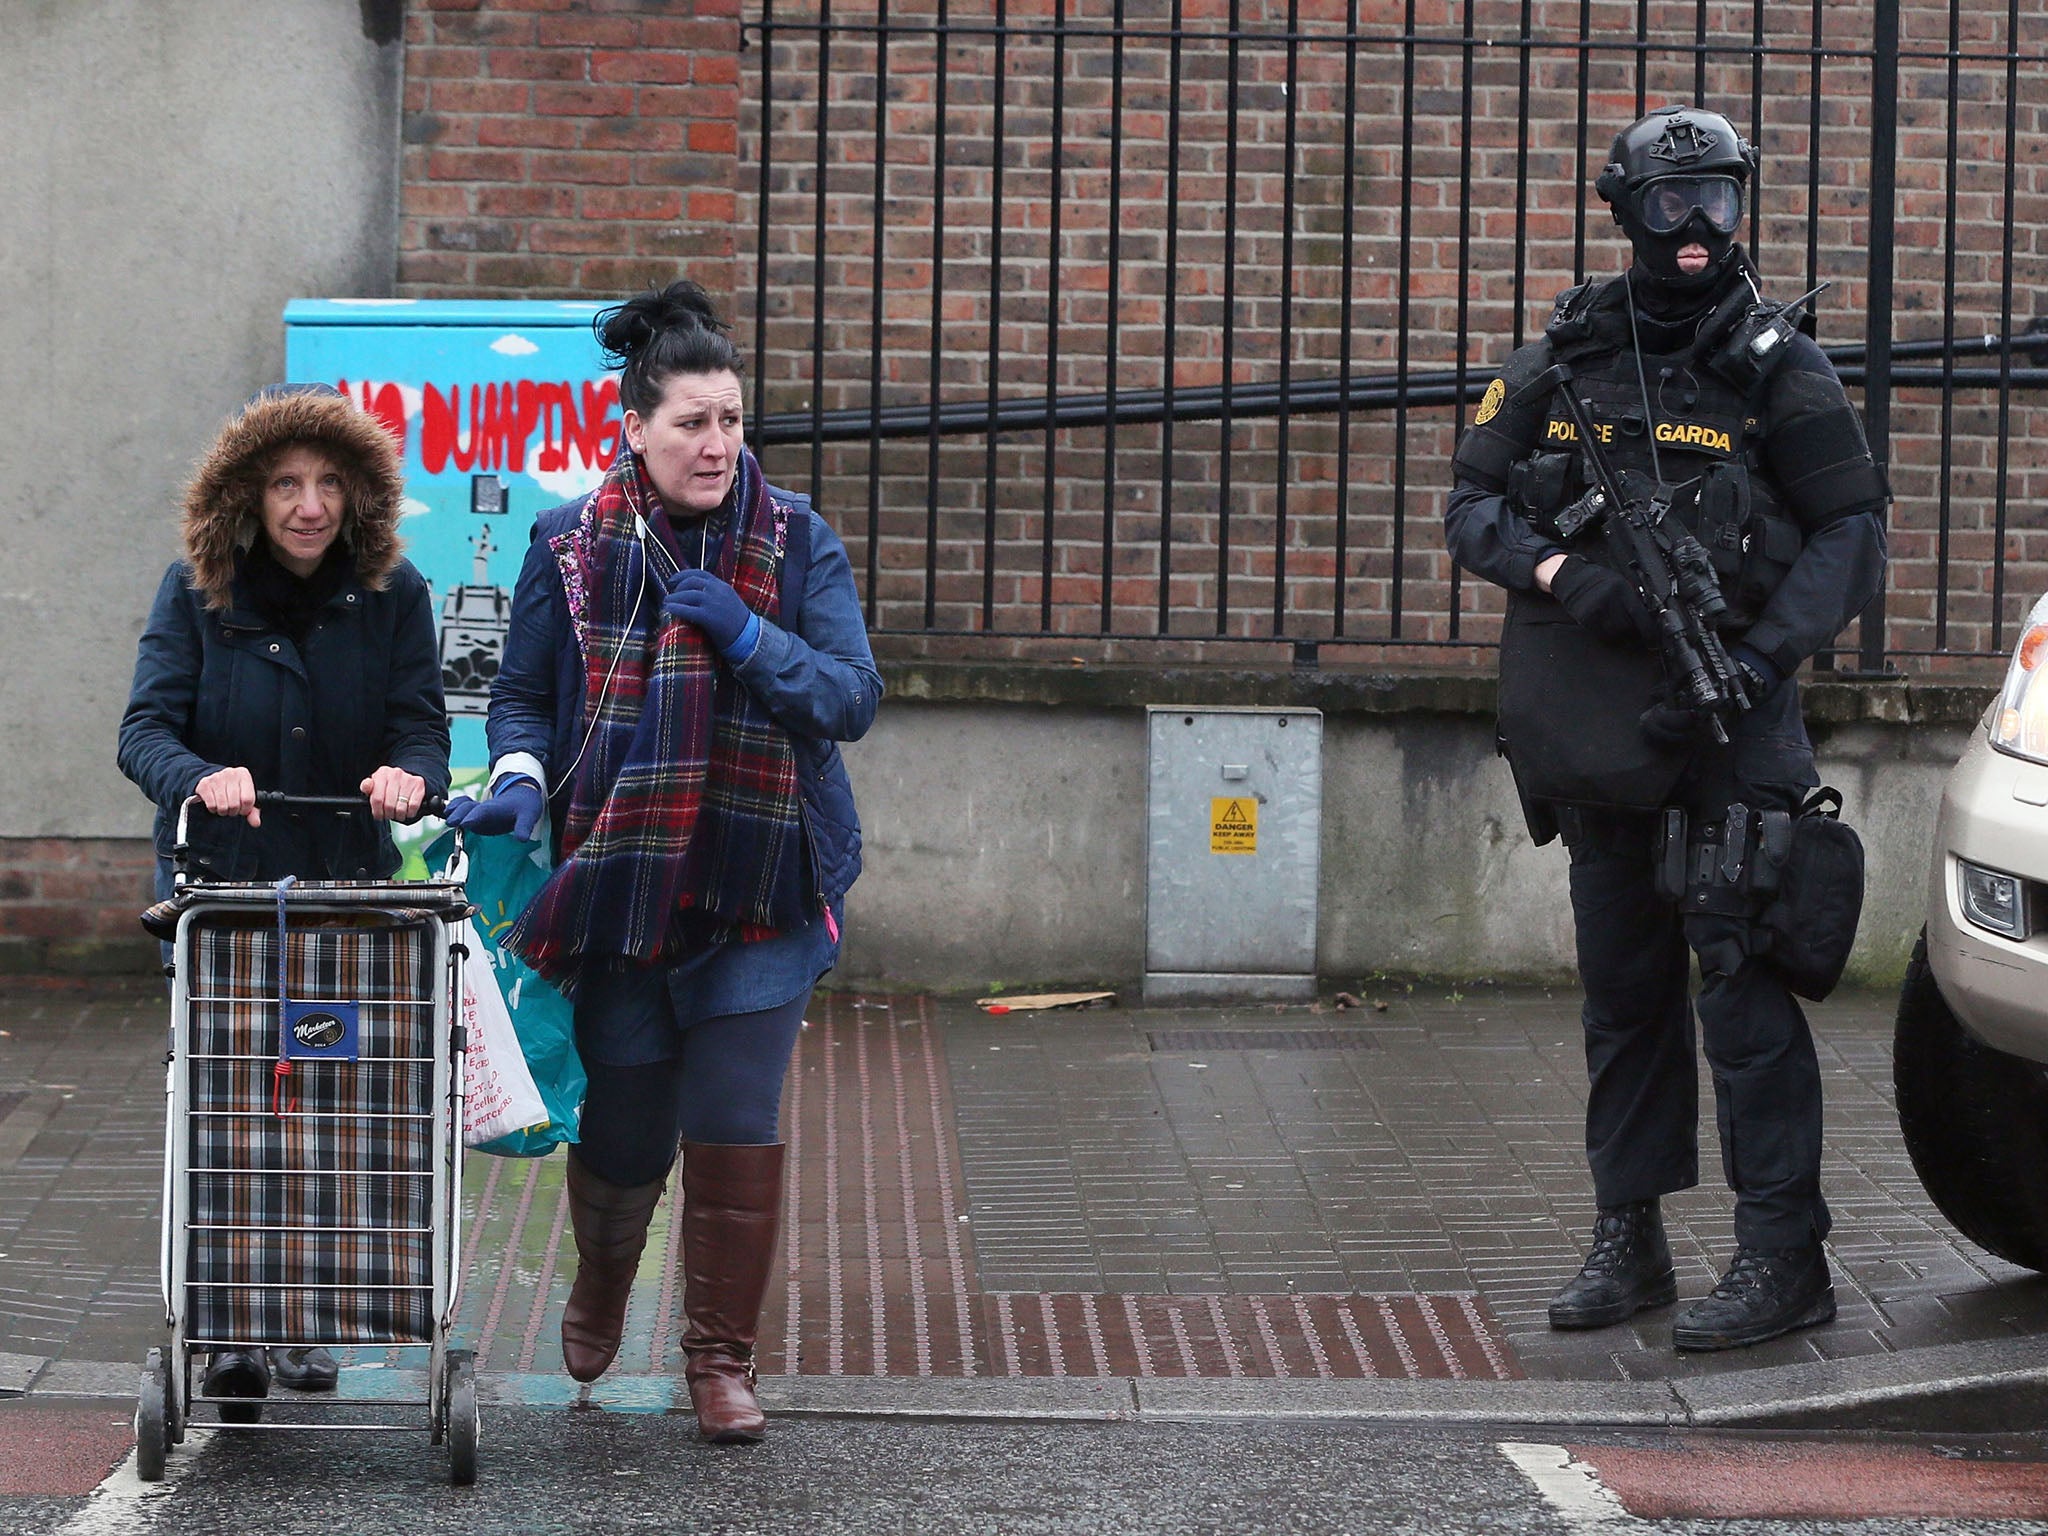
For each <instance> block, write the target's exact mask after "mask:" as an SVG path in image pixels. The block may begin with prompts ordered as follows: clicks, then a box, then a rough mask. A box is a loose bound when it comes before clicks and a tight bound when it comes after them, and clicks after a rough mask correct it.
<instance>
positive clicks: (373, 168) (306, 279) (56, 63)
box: [0, 0, 402, 836]
mask: <svg viewBox="0 0 2048 1536" xmlns="http://www.w3.org/2000/svg"><path fill="white" fill-rule="evenodd" d="M391 22H392V8H391V7H390V6H388V5H384V4H371V5H364V4H359V3H355V0H178V3H175V4H166V3H163V0H9V3H8V4H7V5H6V6H5V8H4V17H0V145H4V146H5V148H4V150H0V422H4V423H5V426H4V428H0V529H4V530H5V538H6V557H5V560H4V562H0V656H4V657H5V658H6V660H5V665H4V667H0V765H4V770H5V771H4V779H5V785H6V787H5V790H4V791H0V836H35V835H59V836H95V835H109V836H111V835H122V834H138V835H139V834H142V833H144V832H146V831H147V830H148V824H149V823H148V807H147V806H146V805H145V803H144V802H143V800H142V797H141V795H140V794H138V793H137V792H136V791H135V790H134V788H133V787H132V786H130V785H129V784H128V782H127V781H126V780H125V779H123V778H122V777H121V776H120V774H119V773H118V772H117V771H116V770H115V768H114V731H115V727H116V725H117V723H118V721H119V719H120V713H121V708H122V706H123V704H124V703H125V702H126V699H127V693H128V683H129V676H130V673H131V671H132V669H133V667H134V662H135V641H136V637H137V636H138V635H139V634H140V633H141V628H142V619H143V615H144V614H145V612H146V611H147V608H148V604H149V599H150V597H151V595H152V594H153V593H154V591H155V589H156V585H157V582H158V580H159V578H160V577H161V576H162V574H163V569H164V565H165V563H166V562H167V561H168V560H170V558H171V557H172V555H173V553H174V552H175V549H176V541H177V501H178V493H179V490H180V488H181V486H182V484H183V482H184V479H185V476H186V474H187V472H188V471H189V469H190V467H191V464H192V461H193V460H194V459H195V458H196V457H197V455H198V454H199V453H200V451H201V450H202V449H203V448H204V447H205V445H206V444H207V442H208V441H209V440H210V439H211V437H212V435H213V432H214V430H215V429H216V428H217V426H218V425H219V423H220V421H221V419H222V418H223V417H224V416H225V415H226V414H227V413H228V412H229V411H230V410H231V409H232V408H233V407H234V406H236V405H237V404H239V403H240V402H241V401H242V400H243V399H245V398H246V397H247V396H248V395H249V394H250V393H251V392H252V391H254V390H255V389H256V388H257V387H259V386H260V385H262V384H264V383H266V382H268V381H271V380H274V379H276V378H277V377H278V376H279V373H280V371H281V369H282V368H283V365H284V330H283V326H282V324H281V322H280V320H279V315H280V312H281V310H282V309H283V307H284V303H285V301H286V300H287V299H289V298H292V297H295V296H299V295H329V294H352V295H368V296H378V295H383V294H387V293H389V292H390V289H391V283H392V280H393V271H394V265H395V260H396V257H395V252H396V249H397V197H398V193H397V164H398V112H399V99H400V91H399V87H400V70H401V65H402V58H401V49H400V47H399V44H398V43H397V41H396V39H395V37H393V36H392V32H393V27H392V25H391Z"/></svg>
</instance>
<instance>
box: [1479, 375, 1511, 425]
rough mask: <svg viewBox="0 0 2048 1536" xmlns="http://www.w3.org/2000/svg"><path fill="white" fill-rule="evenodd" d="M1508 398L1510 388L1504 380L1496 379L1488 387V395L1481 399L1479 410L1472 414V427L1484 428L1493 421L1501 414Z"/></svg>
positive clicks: (1482, 396)
mask: <svg viewBox="0 0 2048 1536" xmlns="http://www.w3.org/2000/svg"><path fill="white" fill-rule="evenodd" d="M1507 397H1508V387H1507V385H1506V383H1505V382H1503V381H1502V380H1500V379H1495V380H1494V381H1493V382H1492V383H1491V384H1489V385H1487V386H1486V393H1485V394H1483V395H1481V396H1480V397H1479V409H1478V410H1476V411H1474V412H1473V413H1472V425H1473V426H1475V427H1483V426H1485V425H1486V424H1487V423H1488V422H1489V421H1491V420H1493V418H1494V417H1496V416H1498V415H1499V414H1500V408H1501V405H1502V403H1503V402H1504V401H1506V399H1507Z"/></svg>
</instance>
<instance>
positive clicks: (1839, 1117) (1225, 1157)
mask: <svg viewBox="0 0 2048 1536" xmlns="http://www.w3.org/2000/svg"><path fill="white" fill-rule="evenodd" d="M1367 1001H1368V1004H1369V1006H1367V1007H1364V1008H1360V1009H1354V1010H1344V1011H1341V1012H1340V1011H1334V1010H1331V1009H1328V1008H1317V1009H1310V1008H1287V1009H1245V1010H1218V1009H1187V1008H1182V1009H1174V1010H1161V1011H1144V1010H1127V1009H1102V1010H1095V1011H1090V1012H1085V1013H1048V1014H1011V1015H1007V1016H1001V1017H991V1016H988V1015H985V1014H983V1013H981V1012H979V1011H978V1010H976V1009H975V1008H974V1007H973V1006H972V1005H971V1004H970V1003H967V1002H965V1001H963V1000H956V999H930V998H919V997H858V996H852V995H846V994H837V995H832V996H829V997H821V998H820V999H819V1000H818V1002H817V1003H816V1004H815V1005H814V1007H813V1009H812V1014H811V1024H810V1026H809V1027H808V1028H807V1030H806V1032H805V1035H804V1038H803V1041H802V1044H801V1046H800V1048H799V1054H798V1058H797V1062H796V1069H795V1070H794V1071H793V1073H792V1075H791V1079H790V1086H789V1094H788V1101H787V1105H786V1112H785V1127H786V1135H787V1136H788V1138H789V1140H790V1143H791V1208H790V1209H791V1215H790V1219H789V1220H788V1222H787V1223H786V1240H785V1243H784V1250H783V1253H782V1255H781V1256H780V1258H779V1260H778V1269H777V1276H778V1279H777V1282H776V1284H775V1285H774V1286H773V1288H772V1294H771V1299H770V1304H769V1309H768V1316H767V1317H766V1318H765V1319H764V1327H763V1359H762V1366H763V1370H764V1373H765V1374H766V1375H767V1376H768V1377H769V1378H770V1380H769V1381H768V1383H767V1385H766V1387H765V1388H764V1391H765V1393H766V1395H767V1396H768V1398H769V1400H770V1402H771V1403H772V1404H777V1405H780V1406H781V1407H783V1408H785V1409H814V1410H818V1411H828V1412H843V1411H897V1412H940V1413H954V1414H983V1413H993V1414H1007V1413H1017V1414H1036V1413H1044V1414H1054V1415H1059V1416H1068V1417H1074V1416H1080V1417H1100V1416H1115V1417H1129V1416H1143V1415H1145V1414H1148V1413H1149V1414H1154V1415H1159V1416H1166V1417H1199V1416H1204V1415H1210V1414H1237V1415H1242V1414H1280V1415H1290V1414H1305V1413H1306V1414H1319V1413H1332V1412H1334V1413H1348V1414H1354V1415H1355V1414H1366V1415H1371V1416H1385V1417H1393V1416H1407V1415H1413V1414H1416V1413H1423V1414H1428V1413H1439V1414H1448V1415H1450V1416H1453V1417H1456V1416H1466V1417H1471V1416H1483V1417H1494V1418H1514V1419H1521V1420H1523V1421H1534V1420H1540V1419H1546V1418H1557V1417H1564V1418H1572V1419H1597V1420H1604V1421H1609V1422H1645V1421H1662V1420H1665V1419H1670V1418H1674V1417H1675V1418H1679V1419H1690V1420H1693V1421H1695V1422H1708V1421H1727V1420H1740V1419H1743V1418H1745V1417H1749V1418H1758V1417H1769V1416H1771V1414H1772V1413H1777V1414H1779V1415H1780V1416H1783V1417H1793V1416H1797V1414H1799V1413H1800V1412H1802V1411H1803V1412H1809V1413H1819V1414H1822V1415H1825V1413H1826V1412H1828V1411H1829V1405H1831V1404H1832V1405H1834V1408H1836V1409H1840V1408H1841V1407H1842V1406H1843V1405H1844V1404H1851V1405H1853V1404H1855V1403H1862V1404H1865V1405H1866V1406H1867V1405H1869V1404H1873V1403H1882V1402H1886V1401H1906V1400H1923V1401H1924V1398H1925V1396H1926V1395H1927V1394H1929V1393H1935V1394H1940V1393H1949V1394H1953V1393H1955V1392H1957V1391H1959V1390H1963V1389H1969V1388H1977V1389H1996V1388H1999V1387H2001V1386H2003V1387H2008V1388H2010V1387H2025V1388H2027V1389H2028V1390H2032V1389H2034V1388H2035V1387H2037V1386H2038V1385H2039V1384H2040V1382H2041V1381H2042V1380H2043V1379H2044V1372H2043V1370H2042V1369H2041V1368H2040V1367H2038V1366H2037V1365H2036V1364H2035V1362H2036V1360H2037V1358H2048V1352H2043V1351H2040V1350H2039V1349H2038V1348H2037V1346H2036V1345H2035V1342H2034V1340H2035V1337H2036V1336H2037V1335H2039V1334H2041V1333H2042V1332H2044V1331H2048V1282H2043V1281H2042V1280H2040V1279H2037V1278H2035V1277H2033V1276H2032V1275H2030V1274H2029V1273H2028V1272H2026V1271H2022V1270H2017V1269H2014V1268H2012V1267H2011V1266H2008V1265H2005V1264H2002V1263H2000V1262H1998V1261H1996V1260H1993V1259H1991V1258H1990V1257H1989V1256H1988V1255H1985V1254H1983V1253H1982V1252H1980V1251H1979V1250H1977V1249H1975V1248H1973V1247H1972V1246H1971V1245H1969V1244H1968V1243H1967V1242H1965V1241H1964V1240H1963V1239H1961V1238H1960V1237H1959V1236H1957V1235H1956V1234H1955V1233H1954V1232H1953V1231H1952V1230H1951V1229H1950V1228H1949V1227H1948V1226H1947V1225H1946V1223H1944V1222H1943V1221H1942V1220H1941V1218H1940V1217H1939V1216H1937V1215H1936V1214H1935V1213H1934V1211H1933V1210H1932V1208H1931V1206H1930V1205H1929V1204H1928V1202H1927V1200H1926V1198H1925V1196H1924V1195H1923V1194H1922V1193H1921V1191H1920V1188H1919V1185H1918V1183H1917V1181H1916V1180H1915V1178H1914V1176H1913V1172H1912V1169H1911V1167H1910V1165H1909V1163H1908V1161H1907V1159H1906V1156H1905V1153H1904V1150H1903V1148H1902V1147H1901V1146H1900V1144H1899V1140H1898V1134H1897V1127H1896V1124H1895V1122H1894V1120H1893V1117H1892V1111H1891V1088H1890V1061H1889V1042H1890V1013H1891V1000H1890V999H1889V998H1884V997H1876V996H1864V997H1850V998H1847V999H1844V1000H1838V1001H1835V1002H1831V1003H1829V1004H1827V1005H1825V1006H1823V1007H1820V1008H1817V1009H1815V1010H1814V1018H1815V1023H1816V1028H1817V1034H1818V1036H1819V1039H1820V1045H1821V1059H1822V1065H1823V1069H1824V1072H1825V1074H1826V1078H1827V1094H1828V1118H1827V1158H1828V1161H1827V1172H1826V1181H1827V1183H1826V1187H1827V1193H1828V1196H1829V1199H1830V1201H1831V1203H1832V1204H1833V1206H1834V1209H1835V1213H1836V1228H1835V1233H1834V1236H1833V1239H1832V1240H1831V1244H1830V1247H1831V1249H1832V1252H1833V1256H1834V1259H1835V1265H1836V1272H1837V1287H1836V1288H1837V1296H1838V1298H1839V1301H1840V1306H1841V1315H1840V1318H1839V1320H1838V1321H1837V1322H1836V1323H1835V1324H1834V1325H1833V1326H1832V1327H1829V1328H1824V1329H1819V1330H1814V1331H1810V1332H1807V1333H1804V1334H1801V1335H1798V1336H1795V1337H1792V1338H1788V1339H1784V1340H1779V1341H1775V1342H1773V1343H1771V1344H1768V1345H1764V1346H1761V1347H1758V1348H1756V1349H1751V1350H1747V1351H1739V1352H1734V1353H1731V1354H1727V1355H1718V1356H1681V1355H1678V1354H1676V1353H1675V1352H1674V1351H1672V1349H1671V1347H1670V1342H1669V1327H1670V1317H1671V1314H1670V1312H1669V1311H1663V1312H1656V1313H1650V1314H1646V1315H1644V1316H1643V1317H1642V1318H1640V1319H1638V1320H1637V1322H1636V1323H1635V1324H1633V1325H1631V1326H1626V1327H1622V1328H1616V1329H1609V1330H1604V1331H1601V1332H1598V1333H1591V1334H1556V1333H1552V1332H1551V1331H1550V1330H1549V1329H1548V1328H1547V1327H1546V1326H1545V1323H1544V1316H1543V1312H1544V1303H1545V1301H1546V1300H1547V1298H1548V1296H1549V1294H1550V1292H1551V1291H1552V1290H1553V1289H1554V1288H1555V1287H1556V1285H1557V1284H1558V1283H1559V1282H1560V1280H1561V1279H1562V1278H1563V1277H1564V1276H1565V1275H1567V1274H1569V1273H1570V1272H1571V1270H1572V1269H1573V1268H1575V1267H1576V1265H1577V1262H1578V1258H1579V1252H1580V1250H1579V1247H1578V1244H1579V1242H1580V1240H1581V1239H1582V1237H1583V1235H1584V1234H1585V1232H1586V1230H1587V1229H1588V1228H1589V1227H1590V1224H1591V1220H1592V1205H1591V1194H1590V1190H1589V1187H1588V1182H1587V1175H1586V1171H1585V1167H1584V1159H1583V1154H1582V1152H1581V1150H1580V1125H1579V1115H1580V1109H1581V1105H1582V1102H1583V1094H1584V1076H1583V1070H1582V1068H1581V1066H1580V1063H1579V1048H1578V1039H1577V1036H1578V1025H1577V1000H1576V997H1575V996H1572V995H1568V994H1564V993H1548V992H1542V991H1535V990H1509V989H1498V988H1493V987H1484V988H1476V989H1472V990H1470V991H1467V992H1465V993H1464V994H1463V995H1457V994H1450V995H1446V993H1445V991H1444V990H1443V989H1442V988H1440V987H1439V988H1422V987H1418V988H1416V989H1414V990H1412V991H1411V990H1406V989H1392V990H1386V991H1383V992H1381V993H1380V994H1379V995H1377V996H1371V995H1368V998H1367ZM163 1029H164V1003H163V1001H162V998H161V994H160V992H157V991H155V990H153V989H148V988H143V987H136V986H126V987H124V986H115V985H108V986H103V987H99V988H94V989H85V990H55V989H52V990H35V989H16V990H13V991H9V992H5V993H0V1032H4V1033H0V1394H5V1393H19V1392H23V1391H33V1392H36V1393H38V1394H45V1393H49V1394H59V1393H80V1392H82V1393H89V1394H90V1393H104V1394H106V1395H112V1396H119V1395H123V1394H125V1393H129V1392H132V1390H133V1383H134V1368H135V1363H136V1362H137V1361H139V1359H140V1357H141V1355H142V1353H143V1351H144V1349H145V1348H146V1347H147V1346H148V1344H149V1343H151V1342H153V1334H154V1331H155V1319H156V1316H157V1314H158V1312H159V1310H160V1304H159V1302H158V1299H157V1294H156V1292H157V1285H156V1265H157V1247H158V1240H159V1219H158V1209H159V1205H158V1201H159V1194H158V1185H159V1181H160V1178H161V1158H162V1132H163V1127H162V1103H163V1100H162V1083H163V1064H162V1051H163ZM1702 1091H1703V1098H1702V1102H1703V1103H1705V1104H1707V1105H1708V1106H1709V1108H1708V1109H1707V1111H1706V1115H1707V1120H1706V1124H1705V1127H1704V1129H1705V1133H1706V1134H1707V1135H1708V1136H1709V1138H1711V1134H1712V1125H1711V1113H1712V1112H1711V1095H1710V1093H1708V1092H1707V1091H1706V1089H1705V1086H1704V1085H1703V1090H1702ZM1703 1162H1704V1165H1705V1167H1706V1169H1707V1171H1708V1176H1709V1179H1710V1183H1709V1185H1707V1186H1706V1187H1703V1188H1702V1189H1699V1190H1695V1191H1692V1192H1689V1193H1687V1194H1684V1195H1681V1196H1678V1197H1676V1198H1675V1199H1673V1200H1672V1201H1670V1202H1669V1203H1668V1206H1667V1215H1668V1219H1669V1220H1670V1224H1671V1227H1672V1240H1673V1246H1674V1249H1675V1251H1676V1252H1677V1255H1678V1259H1679V1270H1680V1289H1681V1294H1682V1295H1683V1296H1684V1297H1687V1298H1690V1297H1694V1296H1698V1295H1700V1294H1703V1293H1704V1292H1705V1291H1706V1290H1707V1289H1708V1288H1709V1287H1710V1286H1711V1284H1712V1281H1713V1277H1714V1274H1715V1272H1716V1270H1717V1269H1718V1267H1719V1266H1720V1264H1721V1263H1722V1262H1724V1261H1725V1259H1726V1257H1727V1254H1728V1251H1729V1246H1730V1236H1729V1223H1728V1197H1727V1195H1726V1193H1725V1191H1724V1190H1722V1189H1721V1188H1720V1185H1719V1179H1718V1164H1717V1160H1716V1158H1715V1156H1714V1153H1713V1150H1712V1146H1711V1141H1709V1145H1708V1148H1707V1151H1706V1155H1705V1157H1704V1159H1703ZM561 1166H562V1164H561V1159H559V1158H550V1159H545V1160H539V1161H528V1162H512V1161H505V1160H499V1159H483V1158H472V1159H471V1160H470V1162H469V1167H468V1172H467V1179H466V1187H465V1200H464V1204H465V1214H466V1217H467V1219H468V1227H467V1231H466V1233H465V1240H464V1259H465V1262H464V1270H465V1281H464V1290H463V1301H462V1310H461V1321H460V1325H459V1327H458V1333H459V1334H461V1335H462V1336H463V1339H464V1341H465V1342H468V1343H470V1344H472V1345H473V1346H474V1347H475V1348H476V1349H477V1351H478V1354H479V1364H480V1367H481V1368H482V1371H483V1373H484V1376H485V1380H486V1383H487V1388H488V1390H489V1391H490V1392H491V1393H492V1394H493V1395H494V1396H496V1397H498V1398H499V1399H500V1400H517V1401H535V1402H567V1401H571V1400H574V1398H575V1391H574V1387H573V1384H572V1383H569V1382H568V1381H567V1379H566V1377H564V1376H562V1375H561V1374H560V1359H559V1354H558V1351H557V1347H556V1343H555V1338H556V1330H557V1327H558V1324H559V1318H560V1307H561V1303H562V1298H563V1295H564V1294H565V1293H566V1290H567V1282H568V1273H569V1269H570V1267H571V1262H572V1255H573V1250H572V1249H570V1248H569V1247H568V1242H567V1237H566V1233H565V1230H564V1221H565V1209H564V1205H563V1201H562V1191H561ZM676 1215H677V1213H676V1211H675V1209H674V1205H673V1202H664V1205H663V1206H662V1208H661V1210H660V1211H659V1212H658V1213H657V1217H656V1220H657V1227H658V1230H672V1228H673V1224H674V1221H675V1218H676ZM677 1287H678V1277H677V1271H676V1266H675V1263H674V1252H673V1246H672V1244H669V1243H665V1242H662V1241H656V1242H655V1243H652V1244H650V1248H649V1253H648V1257H647V1259H646V1261H645V1263H644V1264H643V1267H642V1272H641V1276H640V1281H639V1284H638V1286H637V1288H636V1291H635V1297H634V1303H633V1306H632V1309H631V1311H630V1313H629V1317H628V1338H627V1343H626V1347H625V1349H624V1351H623V1352H622V1354H621V1358H620V1361H619V1364H618V1366H617V1367H616V1368H615V1370H614V1372H613V1373H612V1374H611V1375H610V1376H608V1377H607V1378H606V1379H605V1381H604V1382H602V1383H600V1384H599V1387H598V1389H597V1391H596V1392H595V1393H594V1394H593V1400H595V1401H598V1402H600V1403H609V1404H610V1405H612V1406H616V1407H635V1406H638V1407H653V1408H659V1407H665V1406H667V1404H668V1403H669V1402H670V1400H671V1398H672V1393H673V1379H674V1378H673V1371H674V1368H675V1360H676V1334H677V1324H676V1321H675V1317H674V1311H675V1303H676V1300H677ZM407 1363H408V1362H407V1361H406V1360H405V1359H403V1358H402V1357H400V1356H399V1355H398V1354H397V1353H395V1352H390V1353H387V1352H384V1351H360V1352H354V1353H353V1354H352V1358H351V1360H350V1361H349V1364H350V1365H351V1367H352V1369H351V1370H350V1372H349V1378H348V1383H347V1384H348V1385H349V1386H350V1388H351V1389H354V1388H356V1387H358V1386H362V1387H364V1388H365V1389H368V1390H372V1391H374V1390H375V1389H376V1387H377V1384H378V1383H379V1382H383V1381H388V1382H390V1383H392V1384H393V1385H394V1387H395V1386H396V1385H397V1384H400V1383H402V1382H403V1381H404V1380H405V1379H406V1378H407V1375H408V1373H407V1372H406V1371H405V1370H404V1369H403V1367H404V1366H405V1365H406V1364H407ZM776 1378H780V1379H776ZM1280 1378H1292V1379H1291V1380H1285V1381H1283V1380H1281V1379H1280ZM1347 1382H1349V1383H1352V1384H1353V1385H1351V1386H1348V1387H1347V1386H1346V1383H1347ZM1432 1383H1434V1384H1432Z"/></svg>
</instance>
